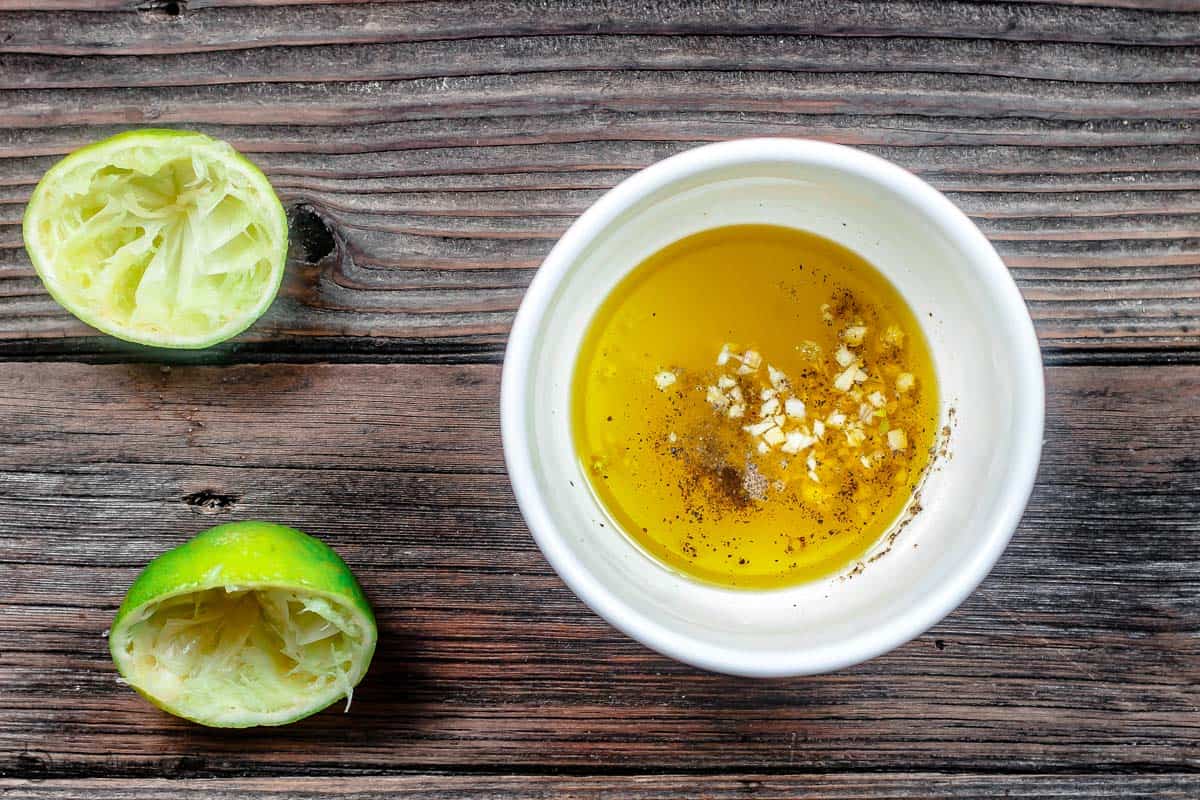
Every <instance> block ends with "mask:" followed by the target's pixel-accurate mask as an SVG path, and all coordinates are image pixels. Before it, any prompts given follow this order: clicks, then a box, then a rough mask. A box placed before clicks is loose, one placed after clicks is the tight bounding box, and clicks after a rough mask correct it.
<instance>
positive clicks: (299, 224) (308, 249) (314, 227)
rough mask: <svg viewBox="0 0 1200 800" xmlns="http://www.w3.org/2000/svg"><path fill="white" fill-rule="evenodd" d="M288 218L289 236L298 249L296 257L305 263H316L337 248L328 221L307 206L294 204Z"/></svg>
mask: <svg viewBox="0 0 1200 800" xmlns="http://www.w3.org/2000/svg"><path fill="white" fill-rule="evenodd" d="M290 216H291V219H290V220H289V222H290V225H289V227H290V228H291V231H290V233H289V238H290V239H291V240H292V242H294V243H295V247H297V248H298V249H299V251H300V252H299V253H298V257H299V258H300V259H301V260H303V261H304V262H305V263H306V264H318V263H320V262H321V261H322V260H324V259H325V258H326V257H327V256H328V255H329V254H330V253H332V252H333V251H334V250H336V249H337V240H336V239H334V238H333V232H332V231H331V230H330V229H329V225H328V223H327V222H326V221H325V219H324V218H323V217H321V215H320V214H318V213H317V212H316V211H314V210H313V209H312V208H310V207H308V206H296V207H295V208H294V209H292V213H291V215H290Z"/></svg>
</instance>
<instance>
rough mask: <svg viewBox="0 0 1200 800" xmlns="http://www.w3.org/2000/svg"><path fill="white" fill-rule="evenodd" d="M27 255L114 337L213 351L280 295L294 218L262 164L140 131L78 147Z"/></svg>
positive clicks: (57, 177)
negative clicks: (211, 347)
mask: <svg viewBox="0 0 1200 800" xmlns="http://www.w3.org/2000/svg"><path fill="white" fill-rule="evenodd" d="M24 236H25V249H26V250H27V251H28V252H29V257H30V259H31V260H32V261H33V266H34V268H35V269H36V270H37V272H38V275H40V276H41V278H42V282H43V283H44V284H45V285H46V289H47V290H48V291H49V292H50V294H51V295H52V296H53V297H54V299H55V300H57V301H58V302H59V303H61V304H62V306H63V307H64V308H66V309H67V310H68V311H70V312H71V313H72V314H74V315H75V316H77V317H79V319H81V320H83V321H84V322H86V323H87V324H88V325H91V326H92V327H94V328H97V329H99V330H101V331H103V332H105V333H108V334H111V335H113V336H116V337H119V338H121V339H126V340H128V341H131V342H139V343H141V344H148V345H155V346H158V347H184V348H197V347H207V346H209V345H212V344H216V343H217V342H220V341H223V340H225V339H228V338H229V337H231V336H233V335H235V334H237V333H240V332H241V331H242V330H244V329H245V328H246V327H248V326H249V325H250V324H251V323H252V322H254V320H256V319H258V318H259V317H260V316H261V315H262V313H263V312H264V311H266V310H267V307H268V306H269V305H270V304H271V300H273V299H274V297H275V293H276V292H277V291H278V290H279V283H280V280H281V279H282V277H283V266H284V262H285V260H286V257H287V216H286V214H285V213H284V210H283V206H282V205H281V204H280V202H279V198H278V197H277V196H276V194H275V191H274V190H273V189H272V188H271V184H270V183H269V182H268V181H267V179H266V177H265V176H264V175H263V174H262V172H260V171H259V169H258V168H257V167H255V166H254V165H253V164H251V163H250V162H249V161H247V160H246V159H245V158H244V157H243V156H242V155H241V154H239V153H238V152H237V151H236V150H234V149H233V147H231V146H230V145H229V144H226V143H225V142H222V141H218V140H216V139H212V138H209V137H208V136H205V135H203V134H200V133H190V132H186V131H170V130H153V129H151V130H138V131H131V132H129V133H122V134H119V135H117V136H113V137H112V138H110V139H105V140H104V141H102V142H99V143H97V144H94V145H91V146H90V147H85V148H83V149H81V150H77V151H75V152H74V153H72V154H71V155H69V156H67V157H66V158H64V159H63V160H62V161H59V162H58V163H57V164H55V165H54V166H53V167H51V168H50V170H49V171H48V172H47V173H46V174H45V175H44V176H43V177H42V180H41V181H40V182H39V183H38V185H37V188H36V189H34V190H33V196H32V197H31V198H30V200H29V206H28V208H27V209H26V211H25V222H24Z"/></svg>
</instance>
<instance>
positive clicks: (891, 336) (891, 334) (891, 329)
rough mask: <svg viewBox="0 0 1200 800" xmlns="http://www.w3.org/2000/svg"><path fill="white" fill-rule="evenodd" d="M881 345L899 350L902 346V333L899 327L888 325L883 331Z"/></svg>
mask: <svg viewBox="0 0 1200 800" xmlns="http://www.w3.org/2000/svg"><path fill="white" fill-rule="evenodd" d="M883 343H884V344H885V345H887V346H888V347H890V348H893V349H896V350H898V349H900V348H901V347H903V346H904V331H902V330H900V326H899V325H888V326H887V327H886V328H884V329H883Z"/></svg>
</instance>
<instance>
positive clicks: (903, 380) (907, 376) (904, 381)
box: [896, 372, 917, 394]
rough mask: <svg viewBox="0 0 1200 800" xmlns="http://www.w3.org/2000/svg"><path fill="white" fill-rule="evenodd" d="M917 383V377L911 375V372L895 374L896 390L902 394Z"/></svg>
mask: <svg viewBox="0 0 1200 800" xmlns="http://www.w3.org/2000/svg"><path fill="white" fill-rule="evenodd" d="M916 383H917V379H916V378H915V377H913V374H912V373H911V372H901V373H900V374H899V375H897V376H896V391H897V392H900V393H901V394H904V393H905V392H909V391H911V390H912V388H913V386H915V385H916Z"/></svg>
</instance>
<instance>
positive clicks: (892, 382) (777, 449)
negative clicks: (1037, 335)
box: [572, 225, 939, 588]
mask: <svg viewBox="0 0 1200 800" xmlns="http://www.w3.org/2000/svg"><path fill="white" fill-rule="evenodd" d="M718 362H721V363H718ZM572 406H573V407H572V428H573V436H574V440H575V441H574V443H575V449H576V452H577V453H578V454H579V458H580V459H581V461H582V465H583V467H584V471H585V472H586V473H587V474H588V476H589V479H590V481H591V484H592V488H593V490H594V491H595V493H596V494H597V496H598V497H599V498H600V499H601V501H602V502H603V504H604V505H605V507H606V508H607V509H608V511H609V512H610V513H611V515H612V517H613V518H614V519H615V520H616V521H617V522H618V524H619V525H620V527H621V529H622V530H623V532H624V534H626V535H628V536H629V537H631V538H632V539H633V540H634V541H636V542H637V543H638V544H639V545H640V546H641V547H642V548H643V549H644V550H646V551H647V552H649V553H650V554H651V555H653V556H654V557H655V558H657V559H659V560H660V561H661V562H663V563H665V564H666V565H667V566H668V567H670V568H672V569H674V570H676V571H679V572H682V573H684V574H687V575H690V576H692V577H693V578H697V579H699V580H702V581H707V582H711V583H717V584H722V585H726V586H737V587H752V588H774V587H780V586H787V585H792V584H796V583H800V582H803V581H807V580H811V579H814V578H817V577H820V576H824V575H828V574H831V573H834V572H837V571H839V570H842V569H844V568H846V567H848V566H850V565H851V564H853V563H854V562H855V561H857V560H858V559H859V558H861V556H862V555H863V554H864V553H865V552H866V551H867V550H868V549H869V548H870V547H871V545H872V544H874V543H875V542H876V541H877V540H878V539H879V538H880V536H881V535H882V534H883V533H884V532H885V531H886V530H887V529H888V528H889V527H890V526H891V524H892V523H893V522H894V521H895V520H896V519H897V518H898V516H899V515H900V513H901V512H902V511H903V510H904V508H905V506H906V505H907V504H908V502H909V500H910V498H911V497H912V494H913V490H914V488H915V486H916V484H917V482H918V481H919V479H920V476H921V474H922V472H923V471H924V469H925V468H926V466H927V465H928V462H929V460H930V453H931V450H932V447H933V445H934V440H935V431H936V429H937V421H938V413H939V412H938V396H937V384H936V379H935V375H934V370H933V363H932V358H931V356H930V353H929V349H928V345H927V344H926V342H925V340H924V337H923V334H922V333H921V330H920V327H919V326H918V324H917V322H916V319H915V317H914V316H913V312H912V311H911V310H910V309H909V308H908V306H907V304H906V303H905V302H904V300H903V299H902V298H901V297H900V295H899V293H898V292H897V291H896V290H895V289H894V288H893V287H892V286H891V284H890V283H889V282H888V281H887V279H886V278H884V277H883V276H882V275H881V274H880V273H879V272H878V271H877V270H876V269H875V268H874V267H872V266H871V265H870V264H869V263H867V262H866V261H865V260H863V259H862V258H861V257H859V256H858V255H856V254H855V253H853V252H851V251H850V250H847V249H846V248H844V247H841V246H840V245H838V244H836V243H834V242H832V241H829V240H828V239H825V238H823V237H820V236H817V235H815V234H811V233H807V232H804V231H799V230H795V229H791V228H784V227H778V226H768V225H739V226H731V227H725V228H718V229H714V230H709V231H705V232H702V233H699V234H695V235H693V236H690V237H688V238H685V239H682V240H680V241H678V242H676V243H674V244H672V245H670V246H668V247H667V248H665V249H663V250H661V251H659V252H658V253H656V254H654V255H652V256H651V257H650V258H648V259H647V260H646V261H644V262H643V263H642V264H641V265H639V266H638V267H637V268H636V269H635V270H634V271H633V272H632V273H631V274H630V275H629V276H628V277H627V278H626V279H625V280H623V281H622V282H621V283H620V284H619V285H618V286H617V287H616V289H614V291H613V292H612V294H611V295H610V296H609V297H608V298H607V299H606V300H605V301H604V303H603V304H602V306H601V307H600V309H599V311H598V312H597V314H596V316H595V318H594V319H593V320H592V323H591V325H590V327H589V329H588V331H587V333H586V335H585V338H584V343H583V347H582V348H581V350H580V353H579V356H578V360H577V362H576V366H575V374H574V376H573V382H572ZM613 535H620V534H619V533H615V532H614V534H613Z"/></svg>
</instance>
